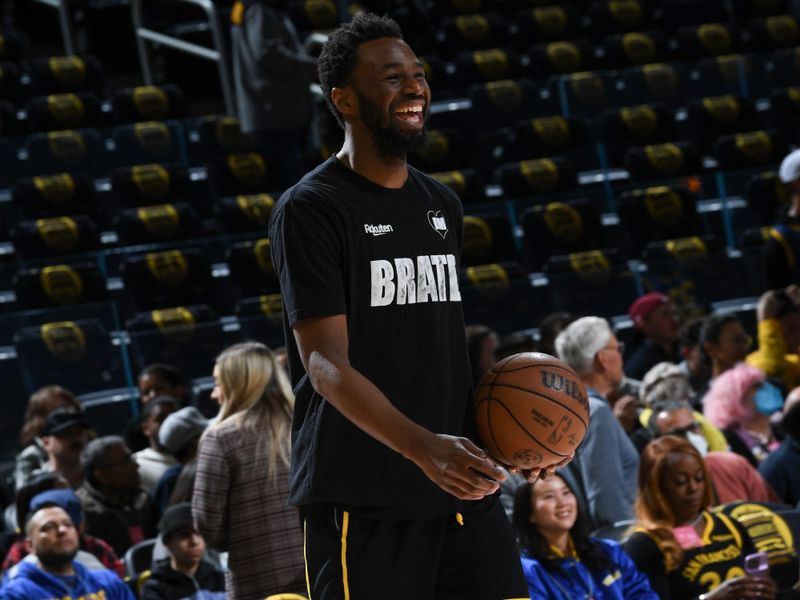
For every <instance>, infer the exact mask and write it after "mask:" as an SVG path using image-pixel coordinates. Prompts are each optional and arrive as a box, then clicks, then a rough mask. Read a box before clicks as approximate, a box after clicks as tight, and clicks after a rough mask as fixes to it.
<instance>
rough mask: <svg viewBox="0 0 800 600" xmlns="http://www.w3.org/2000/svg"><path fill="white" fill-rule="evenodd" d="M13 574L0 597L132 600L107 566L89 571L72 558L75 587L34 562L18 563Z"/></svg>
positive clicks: (5, 599) (0, 599)
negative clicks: (71, 586)
mask: <svg viewBox="0 0 800 600" xmlns="http://www.w3.org/2000/svg"><path fill="white" fill-rule="evenodd" d="M19 565H20V567H19V571H18V572H17V576H16V577H15V578H14V579H12V580H11V581H9V582H8V584H7V585H5V586H3V588H2V589H0V600H136V599H135V596H134V595H133V592H132V591H131V589H130V588H129V587H128V586H127V585H126V584H125V583H123V582H122V580H121V579H120V578H119V577H117V575H116V574H115V573H113V572H112V571H109V570H103V571H89V570H87V569H86V567H84V566H83V565H81V564H80V563H78V562H75V561H73V563H72V566H73V568H74V569H75V587H73V588H72V589H70V588H69V587H68V586H67V584H66V583H65V581H64V579H63V578H61V577H56V576H55V575H51V574H50V573H46V572H45V571H43V570H42V569H40V568H39V567H38V566H37V565H35V564H33V563H30V562H26V561H23V562H21V563H19Z"/></svg>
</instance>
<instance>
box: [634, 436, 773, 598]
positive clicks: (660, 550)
mask: <svg viewBox="0 0 800 600" xmlns="http://www.w3.org/2000/svg"><path fill="white" fill-rule="evenodd" d="M708 481H709V476H708V472H707V470H706V467H705V465H704V463H703V458H702V457H701V456H700V453H699V452H698V451H697V449H696V448H695V447H694V446H692V444H690V443H689V442H688V441H687V440H686V439H684V438H682V437H678V436H673V435H667V436H664V437H662V438H659V439H657V440H655V441H653V442H652V443H651V444H650V445H648V446H647V448H646V449H645V451H644V453H643V454H642V459H641V463H640V465H639V482H638V496H637V498H636V521H637V522H636V526H635V527H634V528H633V530H632V534H631V535H630V537H629V538H628V539H627V541H626V542H625V543H624V548H625V551H626V552H627V554H628V556H630V557H631V558H632V559H633V561H634V562H635V563H636V566H637V567H638V568H639V569H640V570H641V571H642V572H644V573H646V574H647V576H648V577H649V578H650V584H651V585H652V587H653V590H655V591H656V592H657V593H658V595H659V597H660V598H661V599H662V600H685V599H689V598H698V597H700V598H703V599H704V600H706V599H707V600H723V599H729V598H731V599H747V600H756V599H764V600H766V599H773V598H775V584H774V582H773V581H772V579H770V578H769V577H753V576H745V575H743V573H744V569H743V567H744V557H745V556H747V555H748V554H750V553H752V552H755V546H754V545H753V542H752V541H751V539H750V537H749V535H748V534H747V531H746V530H745V529H744V528H743V527H742V526H741V525H739V524H738V523H737V522H735V521H734V520H732V519H729V518H727V517H725V516H722V515H717V514H714V513H711V512H708V510H707V508H708V507H709V505H710V503H711V488H710V486H709V485H708Z"/></svg>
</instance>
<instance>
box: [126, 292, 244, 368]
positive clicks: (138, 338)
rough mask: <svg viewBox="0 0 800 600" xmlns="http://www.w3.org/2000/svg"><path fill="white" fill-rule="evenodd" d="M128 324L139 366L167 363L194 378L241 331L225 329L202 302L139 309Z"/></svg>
mask: <svg viewBox="0 0 800 600" xmlns="http://www.w3.org/2000/svg"><path fill="white" fill-rule="evenodd" d="M125 327H126V329H127V330H128V333H129V335H130V339H131V342H130V350H131V358H132V359H133V363H134V365H135V368H136V369H137V370H138V369H142V368H144V367H145V366H147V365H149V364H153V363H166V364H169V365H173V366H174V367H175V368H177V369H178V370H179V371H180V372H181V373H183V374H184V375H185V376H186V377H191V378H194V377H202V376H207V375H209V374H210V373H211V371H212V369H213V367H214V359H215V358H216V357H217V356H218V355H219V353H220V352H222V350H223V349H224V348H225V347H226V346H229V345H230V344H232V343H235V342H237V341H239V336H238V332H233V333H232V334H228V333H226V332H225V331H224V330H223V327H222V325H221V324H220V322H219V319H218V318H217V316H216V314H215V313H214V311H213V310H211V308H209V307H208V306H206V305H203V304H193V305H182V306H173V307H170V308H160V309H155V310H152V311H147V312H141V313H137V314H135V315H134V316H133V317H131V318H130V319H128V321H127V322H126V324H125Z"/></svg>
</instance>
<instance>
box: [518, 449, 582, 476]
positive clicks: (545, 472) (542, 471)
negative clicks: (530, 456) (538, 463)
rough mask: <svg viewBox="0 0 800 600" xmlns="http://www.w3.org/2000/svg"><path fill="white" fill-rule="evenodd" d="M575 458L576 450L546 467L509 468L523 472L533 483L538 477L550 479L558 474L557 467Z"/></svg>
mask: <svg viewBox="0 0 800 600" xmlns="http://www.w3.org/2000/svg"><path fill="white" fill-rule="evenodd" d="M573 458H575V453H574V452H573V453H572V454H570V455H569V456H567V457H565V458H564V459H563V460H561V461H559V462H557V463H554V464H552V465H549V466H546V467H538V468H536V469H518V468H517V467H508V470H509V471H510V472H512V473H522V475H523V477H525V479H527V480H528V483H533V482H535V481H536V480H537V479H542V480H544V481H549V480H550V478H551V477H553V475H555V474H556V469H558V468H559V467H563V466H566V465H568V464H569V463H570V462H572V459H573Z"/></svg>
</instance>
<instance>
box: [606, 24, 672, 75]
mask: <svg viewBox="0 0 800 600" xmlns="http://www.w3.org/2000/svg"><path fill="white" fill-rule="evenodd" d="M602 48H603V54H604V56H603V67H604V68H606V69H622V68H625V67H632V66H636V65H646V64H651V63H656V62H663V61H667V60H670V59H672V58H673V57H672V56H671V53H670V49H669V46H668V44H667V38H666V36H665V35H664V34H663V33H661V32H660V31H654V30H650V31H630V32H627V33H620V34H617V35H612V36H609V37H607V38H606V39H605V40H604V41H603V45H602Z"/></svg>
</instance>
